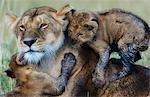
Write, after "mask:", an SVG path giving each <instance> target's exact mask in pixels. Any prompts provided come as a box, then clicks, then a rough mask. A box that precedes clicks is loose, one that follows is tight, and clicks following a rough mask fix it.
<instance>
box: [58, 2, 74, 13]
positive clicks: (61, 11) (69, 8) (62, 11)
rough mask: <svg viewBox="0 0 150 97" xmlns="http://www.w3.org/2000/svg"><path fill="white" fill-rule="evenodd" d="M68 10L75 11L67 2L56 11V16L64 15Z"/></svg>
mask: <svg viewBox="0 0 150 97" xmlns="http://www.w3.org/2000/svg"><path fill="white" fill-rule="evenodd" d="M70 11H75V9H74V8H73V7H71V6H70V5H69V4H67V5H65V6H63V7H62V8H61V9H60V10H58V11H57V16H64V15H66V14H67V13H68V12H70Z"/></svg>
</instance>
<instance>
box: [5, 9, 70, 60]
mask: <svg viewBox="0 0 150 97" xmlns="http://www.w3.org/2000/svg"><path fill="white" fill-rule="evenodd" d="M67 11H68V10H65V9H64V8H62V9H61V10H60V11H56V10H55V9H52V8H50V7H37V8H32V9H29V10H27V11H26V12H24V14H23V15H22V16H20V17H17V16H15V15H13V14H7V15H6V20H7V21H6V22H7V24H8V25H9V27H10V28H11V30H12V31H13V32H14V33H15V35H16V37H17V45H18V51H19V53H20V54H19V57H18V58H19V60H20V59H22V58H23V59H24V60H26V61H27V62H28V63H38V62H39V61H41V59H42V58H44V57H45V56H49V57H52V56H53V55H54V54H55V52H56V51H57V50H58V49H59V48H60V47H61V45H62V44H63V41H64V34H63V32H62V31H63V27H64V26H63V25H64V22H62V21H60V18H63V17H62V16H60V17H59V18H58V15H60V14H58V13H61V14H64V13H66V12H67Z"/></svg>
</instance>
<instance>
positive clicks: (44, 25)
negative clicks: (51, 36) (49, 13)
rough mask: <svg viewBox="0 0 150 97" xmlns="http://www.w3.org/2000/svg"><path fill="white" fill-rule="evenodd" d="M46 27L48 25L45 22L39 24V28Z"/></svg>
mask: <svg viewBox="0 0 150 97" xmlns="http://www.w3.org/2000/svg"><path fill="white" fill-rule="evenodd" d="M47 27H48V24H46V23H43V24H41V25H40V28H41V29H46V28H47Z"/></svg>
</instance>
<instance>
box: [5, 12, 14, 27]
mask: <svg viewBox="0 0 150 97" xmlns="http://www.w3.org/2000/svg"><path fill="white" fill-rule="evenodd" d="M16 20H17V16H16V15H14V14H12V13H6V15H5V23H6V24H8V26H9V27H11V26H12V25H13V23H14V22H15V21H16Z"/></svg>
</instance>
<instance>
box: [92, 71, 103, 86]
mask: <svg viewBox="0 0 150 97" xmlns="http://www.w3.org/2000/svg"><path fill="white" fill-rule="evenodd" d="M92 76H93V78H92V81H93V83H94V85H95V88H101V87H103V86H104V85H105V80H104V78H102V76H100V75H98V74H97V73H96V72H95V73H94V74H93V75H92Z"/></svg>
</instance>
